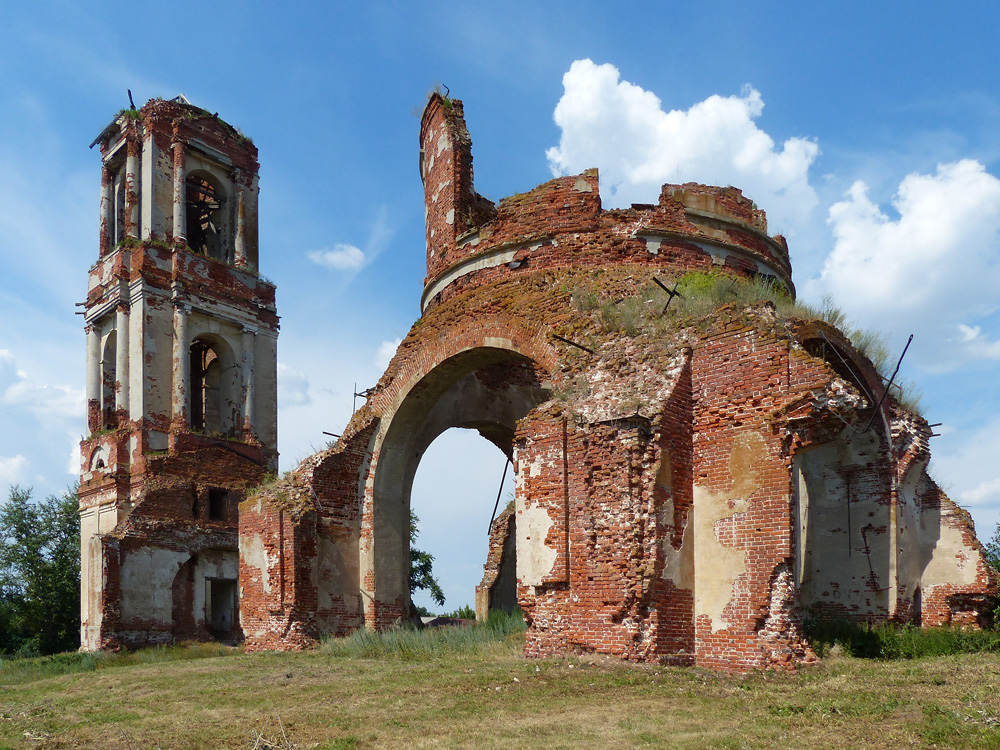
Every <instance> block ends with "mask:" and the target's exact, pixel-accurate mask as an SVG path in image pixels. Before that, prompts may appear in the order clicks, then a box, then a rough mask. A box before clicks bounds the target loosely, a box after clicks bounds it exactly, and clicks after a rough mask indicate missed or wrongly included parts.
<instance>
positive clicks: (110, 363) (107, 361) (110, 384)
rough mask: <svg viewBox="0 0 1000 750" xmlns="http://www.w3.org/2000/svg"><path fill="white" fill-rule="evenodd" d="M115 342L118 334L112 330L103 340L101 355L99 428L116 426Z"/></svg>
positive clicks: (116, 348) (116, 349)
mask: <svg viewBox="0 0 1000 750" xmlns="http://www.w3.org/2000/svg"><path fill="white" fill-rule="evenodd" d="M117 344H118V336H117V334H116V333H115V331H112V332H111V333H109V334H108V337H107V338H106V339H105V340H104V353H103V354H102V356H101V429H103V430H112V429H114V428H115V427H116V426H117V424H116V420H115V393H116V391H117V386H116V382H117V381H116V377H117V375H116V372H115V363H116V362H117V357H118V345H117Z"/></svg>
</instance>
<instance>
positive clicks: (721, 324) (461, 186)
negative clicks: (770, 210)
mask: <svg viewBox="0 0 1000 750" xmlns="http://www.w3.org/2000/svg"><path fill="white" fill-rule="evenodd" d="M420 145H421V177H422V179H423V181H424V188H425V209H426V212H427V263H428V275H427V278H426V279H425V286H424V293H423V296H422V304H421V307H422V316H421V318H420V319H419V320H418V321H417V323H416V324H415V325H414V327H413V328H412V329H411V331H410V333H409V334H408V335H407V337H406V338H405V339H404V340H403V342H402V344H401V345H400V347H399V349H398V350H397V353H396V355H395V357H394V358H393V360H392V362H391V363H390V365H389V367H388V369H387V371H386V373H385V374H384V375H383V377H382V379H381V380H380V381H379V383H378V384H377V386H376V387H375V388H374V389H373V390H372V392H371V394H370V396H369V398H368V402H367V404H366V405H365V406H364V407H363V408H362V409H361V410H359V411H358V412H357V413H356V414H355V415H354V417H353V418H352V420H351V422H350V424H349V425H348V426H347V428H346V430H345V432H344V434H343V436H342V437H341V438H340V439H339V440H338V441H337V443H336V444H335V445H333V446H332V447H331V448H329V449H328V450H327V451H324V452H322V453H320V454H318V455H317V456H316V457H314V458H312V459H309V460H308V461H307V462H305V463H304V464H303V465H302V466H301V467H300V468H299V469H297V470H296V471H294V472H292V473H291V475H290V476H288V477H286V478H284V479H282V480H280V481H279V482H277V483H276V484H275V485H273V486H271V487H269V488H267V489H266V490H264V491H263V492H260V493H258V494H257V495H255V496H253V497H251V498H249V499H248V500H247V501H246V502H244V503H243V504H242V505H241V509H240V510H241V513H240V550H241V556H242V558H243V561H244V569H242V570H241V587H242V598H243V603H244V608H243V610H242V612H241V615H242V617H243V622H244V629H245V630H246V632H247V644H248V647H251V648H275V647H277V648H288V647H298V646H301V645H305V644H307V643H310V642H313V641H314V640H315V639H316V638H318V637H319V636H321V635H322V634H323V633H326V632H338V633H339V632H345V631H346V630H350V629H352V628H354V627H357V626H360V625H361V624H362V623H363V624H364V625H365V626H367V627H372V628H383V627H387V626H390V625H392V624H393V623H396V622H399V621H401V620H402V619H405V618H406V617H407V616H408V614H409V596H408V591H407V586H406V581H407V574H406V573H407V565H408V544H407V523H408V513H407V510H408V504H409V490H410V482H412V478H413V473H414V472H415V470H416V466H417V463H418V462H419V458H420V455H421V454H422V453H423V450H424V449H426V447H427V446H428V445H429V444H430V442H431V441H432V440H433V439H434V438H435V437H436V436H437V435H438V434H440V432H442V431H443V430H444V429H447V428H448V427H469V428H474V429H477V430H479V431H480V432H481V433H482V434H483V435H484V436H485V437H487V439H490V440H491V441H493V442H494V443H495V444H496V445H498V446H499V447H500V448H501V449H502V450H504V451H505V452H506V453H507V454H508V455H509V456H510V457H511V458H512V459H513V461H514V467H515V470H516V487H517V490H516V498H515V511H514V512H515V518H516V524H515V526H516V531H515V544H514V546H515V550H516V574H517V576H516V577H517V596H518V601H519V604H520V605H521V607H522V609H523V611H524V614H525V618H526V620H527V622H528V625H529V629H528V634H527V640H526V653H527V654H528V655H531V656H541V655H546V654H551V653H559V652H564V651H567V650H576V651H597V652H602V653H609V654H614V655H617V656H620V657H623V658H628V659H635V660H646V661H662V662H669V663H678V664H701V665H705V666H711V667H716V668H721V669H734V670H747V669H752V668H760V667H769V666H775V667H781V668H791V667H793V665H794V664H795V663H797V662H799V661H803V660H810V659H811V658H812V654H811V652H810V650H809V648H808V644H807V643H805V641H804V639H803V637H802V633H801V623H800V617H801V614H802V612H803V610H806V609H808V610H814V611H815V613H816V615H817V616H834V615H846V616H849V617H853V618H855V619H858V620H869V621H877V620H884V619H892V618H895V619H903V620H906V619H916V618H917V617H918V616H922V617H924V619H925V621H928V620H932V619H942V618H951V619H952V620H953V621H967V620H969V619H970V618H971V617H973V616H976V613H978V612H980V611H981V610H982V607H983V603H984V597H985V595H986V594H988V593H991V592H993V591H995V582H994V581H993V580H992V579H991V578H989V574H988V573H987V571H986V568H985V564H984V562H983V559H982V554H981V548H980V547H979V546H978V542H976V541H975V538H974V535H973V532H972V528H971V524H970V523H968V520H967V519H965V518H962V517H961V515H960V514H957V513H956V512H955V510H954V506H953V505H952V504H951V503H950V501H947V499H946V498H944V497H943V496H942V495H940V493H939V492H938V491H937V490H936V488H935V487H934V486H933V484H932V483H930V480H929V479H926V478H925V473H924V468H923V467H924V465H925V464H924V463H923V461H924V457H925V456H924V453H925V452H926V451H925V449H926V441H927V437H928V436H929V434H930V430H929V428H928V427H927V424H926V422H924V421H923V420H922V419H920V418H919V417H917V416H915V415H912V414H908V413H906V412H905V411H904V410H902V409H901V408H900V407H899V406H898V405H897V404H895V403H894V401H893V400H892V398H891V396H890V397H889V398H887V399H886V400H885V402H884V403H883V405H882V406H881V408H879V409H878V410H877V411H876V409H875V405H876V404H878V402H879V400H880V398H881V396H882V393H883V386H882V383H881V381H880V380H879V378H878V376H877V374H876V373H875V371H874V368H873V367H872V365H871V363H870V362H868V360H867V359H865V358H864V356H863V355H861V354H860V353H859V352H857V351H856V350H855V349H854V347H853V346H852V345H851V343H850V342H849V341H848V340H847V339H846V338H845V337H844V336H843V335H842V334H841V333H840V332H838V331H837V330H836V329H834V328H832V327H831V326H829V325H827V324H825V323H822V322H820V321H816V320H809V319H802V316H803V315H806V316H807V317H808V311H803V310H802V309H801V308H794V307H792V306H791V303H790V302H789V300H788V299H787V298H783V297H781V295H778V294H775V293H774V289H775V288H776V287H783V288H784V289H786V290H787V291H788V292H789V293H793V291H794V290H793V287H792V283H791V268H790V265H789V263H788V254H787V247H786V245H785V243H784V240H782V239H781V238H780V237H774V238H772V237H769V236H768V235H767V225H766V220H765V217H764V215H763V213H762V212H760V211H759V210H758V209H757V208H756V207H755V206H754V205H753V204H752V203H751V202H750V201H749V200H747V199H745V198H744V197H743V196H742V195H741V193H740V192H739V191H738V190H736V189H735V188H713V187H706V186H701V185H690V184H689V185H681V186H671V185H667V186H664V188H663V190H662V192H661V195H660V198H659V202H658V203H657V204H649V205H636V206H633V207H632V208H630V209H623V210H613V211H605V210H603V209H602V208H601V205H600V195H599V191H598V179H597V173H596V171H588V172H585V173H584V174H582V175H577V176H571V177H564V178H558V179H555V180H552V181H550V182H547V183H545V184H544V185H541V186H539V187H537V188H535V189H534V190H532V191H529V192H528V193H524V194H521V195H517V196H513V197H511V198H507V199H504V200H502V201H500V203H499V204H497V205H494V204H492V203H491V202H490V201H487V200H486V199H484V198H482V197H481V196H479V195H478V193H476V192H475V189H474V186H473V181H472V154H471V139H470V138H469V134H468V130H467V129H466V127H465V123H464V117H463V111H462V105H461V102H458V101H457V100H448V99H446V98H444V97H441V96H439V95H434V96H432V97H431V100H430V102H429V103H428V106H427V108H426V110H425V112H424V116H423V119H422V121H421V138H420ZM692 273H694V274H695V276H692ZM720 276H721V277H725V278H727V281H726V282H724V283H723V284H722V287H723V289H724V293H723V296H724V295H725V289H728V290H730V291H731V290H732V289H733V288H734V286H736V285H740V288H743V287H744V286H746V285H748V284H750V283H751V281H752V280H754V279H759V278H760V277H764V278H765V279H767V280H769V282H768V284H767V285H760V286H758V287H757V289H758V297H761V296H762V297H764V298H767V297H768V295H770V297H771V298H772V299H774V300H777V301H778V303H779V304H775V303H774V302H771V301H767V300H766V299H765V300H764V301H757V302H752V301H750V302H736V301H734V302H732V303H729V304H723V303H724V302H725V300H724V299H723V301H722V302H723V303H710V304H707V305H705V304H701V305H700V303H699V302H698V294H699V293H698V291H697V287H698V284H702V285H704V284H705V283H708V284H710V285H711V284H713V283H714V282H713V281H712V280H713V279H715V278H717V277H720ZM654 279H658V280H659V281H660V282H662V283H663V284H664V285H665V286H666V287H668V288H671V287H673V285H674V284H675V283H680V284H681V286H682V288H683V290H684V292H685V294H687V295H689V296H690V299H687V298H681V299H678V300H674V299H672V298H671V299H670V301H671V307H670V308H668V309H664V308H665V307H666V303H667V301H668V297H667V295H666V294H665V292H664V291H663V289H662V288H661V287H659V286H657V284H656V283H655V282H654ZM729 279H735V280H737V281H729ZM706 280H707V281H706ZM739 280H742V281H739ZM716 286H718V284H716ZM699 305H700V306H699ZM869 422H871V426H870V427H869V426H868V423H869ZM321 469H322V470H323V471H326V472H328V476H330V477H333V478H334V480H335V481H332V482H328V483H321V482H317V481H316V477H317V472H319V471H320V470H321ZM848 512H850V514H851V524H850V527H849V528H847V513H848ZM939 518H940V519H943V520H942V521H941V522H938V521H937V520H936V519H939ZM942 540H943V541H942ZM457 541H458V540H457ZM324 546H325V548H326V549H327V550H329V551H328V552H326V553H324V552H321V551H320V550H321V548H322V547H324ZM333 550H336V551H335V552H334V551H333ZM355 555H356V557H354V556H355ZM355 560H356V563H355ZM244 570H245V571H246V575H244ZM290 582H294V584H292V583H290ZM290 585H294V587H295V588H294V593H293V594H292V595H289V593H288V592H289V590H290V589H289V586H290ZM918 585H919V586H920V587H922V592H921V594H920V595H919V596H917V595H916V590H915V588H916V586H918ZM354 586H356V587H357V588H356V590H355V589H354V588H353V587H354ZM355 592H356V594H357V595H356V596H355ZM914 602H916V603H917V604H916V608H915V604H914ZM918 613H919V614H918Z"/></svg>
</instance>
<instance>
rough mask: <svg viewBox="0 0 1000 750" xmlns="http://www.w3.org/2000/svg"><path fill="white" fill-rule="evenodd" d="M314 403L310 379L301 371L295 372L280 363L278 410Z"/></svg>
mask: <svg viewBox="0 0 1000 750" xmlns="http://www.w3.org/2000/svg"><path fill="white" fill-rule="evenodd" d="M311 403H312V396H311V395H310V394H309V378H308V377H307V376H306V374H305V373H304V372H302V371H301V370H295V369H293V368H291V367H289V366H288V365H286V364H284V363H283V362H279V363H278V408H279V409H280V408H282V407H285V406H308V405H309V404H311Z"/></svg>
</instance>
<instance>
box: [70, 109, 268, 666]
mask: <svg viewBox="0 0 1000 750" xmlns="http://www.w3.org/2000/svg"><path fill="white" fill-rule="evenodd" d="M98 143H99V144H100V147H101V155H102V160H103V162H104V169H103V171H102V203H101V214H102V215H101V238H100V244H99V259H98V261H97V262H96V263H95V265H94V266H93V267H92V268H91V269H90V274H89V286H88V293H87V301H86V304H85V315H86V321H87V329H88V351H87V381H88V385H87V391H88V392H87V399H88V404H87V409H88V428H89V433H90V434H89V436H88V437H87V438H85V439H84V440H83V442H82V444H81V454H82V467H81V482H80V490H79V496H80V511H81V523H82V534H81V536H82V559H83V576H82V589H83V590H82V601H83V606H82V615H83V616H82V621H83V624H82V628H81V641H82V647H83V648H85V649H95V648H118V647H122V646H125V647H135V646H142V645H148V644H153V643H166V642H171V641H178V640H189V639H197V640H208V639H222V640H227V641H238V640H240V639H241V638H242V635H241V633H240V629H239V617H238V612H239V601H238V593H237V592H236V580H237V577H238V557H239V549H238V537H237V528H238V516H239V511H238V505H239V503H240V501H242V500H243V499H244V497H245V496H246V494H247V492H248V490H249V489H250V488H252V487H254V486H256V485H259V484H261V483H263V481H264V480H265V478H266V477H267V475H268V474H269V473H270V472H273V471H274V470H275V469H276V468H277V451H276V434H275V424H276V405H275V403H274V390H275V383H274V370H275V367H276V364H275V360H274V340H275V338H276V337H277V332H278V317H277V314H276V310H275V304H274V302H275V289H274V285H273V284H271V283H270V282H268V281H266V280H264V279H262V278H261V277H260V276H259V275H258V274H257V272H256V260H257V221H256V200H257V188H256V185H257V182H256V181H257V170H258V164H257V150H256V148H255V147H254V146H253V144H252V143H250V141H249V140H248V139H246V138H244V137H243V136H242V135H241V134H240V133H239V132H238V131H237V130H235V129H234V128H232V127H231V126H229V125H227V124H226V123H224V122H223V121H222V120H220V119H219V118H218V117H217V116H215V115H212V114H211V113H208V112H205V111H204V110H201V109H199V108H197V107H193V106H192V105H190V104H188V103H186V102H185V101H183V100H172V101H162V100H153V101H151V102H149V103H147V104H146V105H145V106H144V107H143V108H142V109H141V110H138V111H134V110H133V111H131V112H123V113H121V114H120V115H119V116H118V117H116V118H115V120H114V121H113V122H112V123H111V124H110V125H108V127H107V128H105V130H104V131H103V132H102V133H101V134H100V136H98V138H97V139H96V140H95V144H98ZM192 174H194V175H195V176H196V178H197V180H204V181H207V182H205V183H199V184H209V185H211V191H212V196H213V197H212V198H211V200H210V201H208V203H207V204H206V205H205V206H202V208H201V209H198V208H197V207H194V208H192V201H191V200H185V197H184V196H185V195H186V194H187V195H188V197H190V194H189V193H188V192H187V191H189V190H193V189H196V187H197V185H195V183H192V181H191V175H192ZM122 181H124V187H123V188H122V191H121V193H122V195H123V196H124V204H122V201H121V198H120V196H119V195H117V194H115V192H114V190H115V185H118V184H122ZM192 186H194V187H192ZM209 204H210V205H209ZM198 210H204V211H208V212H214V213H212V215H211V217H210V218H205V216H204V215H202V214H199V213H198ZM123 222H124V223H123ZM194 223H197V224H199V226H198V227H195V226H193V225H192V224H194ZM185 225H187V229H188V232H187V234H188V235H189V236H192V235H193V234H194V233H197V232H199V231H200V232H201V233H202V234H203V235H204V234H205V233H211V234H213V241H212V243H211V247H212V250H211V252H214V253H215V256H214V257H209V255H207V254H202V255H199V254H196V251H198V250H199V248H198V247H189V244H188V241H187V239H186V238H185V237H184V236H183V234H181V233H177V232H175V230H176V229H178V228H181V229H182V228H183V227H184V226H185ZM196 342H202V343H200V344H199V346H202V347H203V348H205V349H208V348H210V349H211V352H212V358H213V359H214V360H215V369H216V371H218V378H217V380H216V381H212V380H210V378H209V376H208V375H207V374H206V373H205V372H202V371H199V370H197V368H195V367H193V366H192V363H191V361H190V360H191V359H192V356H193V355H192V352H197V351H201V350H199V349H197V348H196V347H195V344H196ZM199 373H200V374H199ZM195 396H197V399H195ZM196 403H197V404H199V405H201V406H202V411H201V413H200V414H199V415H197V417H196V415H194V414H193V409H194V405H195V404H196ZM196 419H198V420H200V421H201V423H200V424H196Z"/></svg>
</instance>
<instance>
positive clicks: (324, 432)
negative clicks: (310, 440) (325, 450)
mask: <svg viewBox="0 0 1000 750" xmlns="http://www.w3.org/2000/svg"><path fill="white" fill-rule="evenodd" d="M323 434H324V435H329V436H330V437H332V438H339V437H340V435H338V434H337V433H335V432H327V431H326V430H323Z"/></svg>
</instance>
